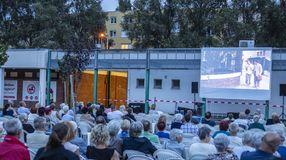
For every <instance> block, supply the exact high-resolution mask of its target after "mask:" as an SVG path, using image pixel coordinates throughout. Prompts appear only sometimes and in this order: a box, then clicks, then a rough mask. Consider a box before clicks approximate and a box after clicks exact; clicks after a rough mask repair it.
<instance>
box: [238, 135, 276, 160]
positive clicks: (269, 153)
mask: <svg viewBox="0 0 286 160" xmlns="http://www.w3.org/2000/svg"><path fill="white" fill-rule="evenodd" d="M280 143H281V138H280V136H279V134H277V133H274V132H269V133H266V134H265V135H264V136H263V137H262V143H261V145H260V147H259V149H257V150H256V151H253V152H249V151H246V152H243V153H242V154H241V158H240V159H241V160H250V159H269V160H275V159H277V160H278V159H279V158H278V157H276V156H274V153H275V152H276V150H277V148H278V146H279V145H280Z"/></svg>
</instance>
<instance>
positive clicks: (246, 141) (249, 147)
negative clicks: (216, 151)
mask: <svg viewBox="0 0 286 160" xmlns="http://www.w3.org/2000/svg"><path fill="white" fill-rule="evenodd" d="M253 141H255V139H253V136H252V132H251V131H247V132H245V133H244V134H243V136H242V146H236V147H234V148H233V153H234V154H235V155H237V157H238V158H240V156H241V153H243V152H245V151H255V148H254V144H253Z"/></svg>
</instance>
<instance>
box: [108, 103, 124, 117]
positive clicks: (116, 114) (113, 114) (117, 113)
mask: <svg viewBox="0 0 286 160" xmlns="http://www.w3.org/2000/svg"><path fill="white" fill-rule="evenodd" d="M110 108H111V112H108V113H107V119H108V120H109V121H111V120H113V119H121V117H122V116H123V113H122V112H120V111H118V110H116V109H115V106H111V107H110Z"/></svg>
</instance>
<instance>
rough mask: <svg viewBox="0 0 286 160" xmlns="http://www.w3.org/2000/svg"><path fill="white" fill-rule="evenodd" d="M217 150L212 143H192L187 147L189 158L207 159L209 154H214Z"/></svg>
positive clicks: (192, 159) (196, 159)
mask: <svg viewBox="0 0 286 160" xmlns="http://www.w3.org/2000/svg"><path fill="white" fill-rule="evenodd" d="M215 153H217V150H216V148H215V146H214V145H212V144H208V143H194V144H192V145H191V147H190V149H189V159H191V160H202V159H207V157H208V155H209V154H215Z"/></svg>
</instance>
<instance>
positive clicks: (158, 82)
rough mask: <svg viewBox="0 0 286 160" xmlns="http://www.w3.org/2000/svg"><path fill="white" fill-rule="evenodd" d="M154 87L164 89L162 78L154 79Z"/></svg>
mask: <svg viewBox="0 0 286 160" xmlns="http://www.w3.org/2000/svg"><path fill="white" fill-rule="evenodd" d="M154 88H155V89H162V79H154Z"/></svg>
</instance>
